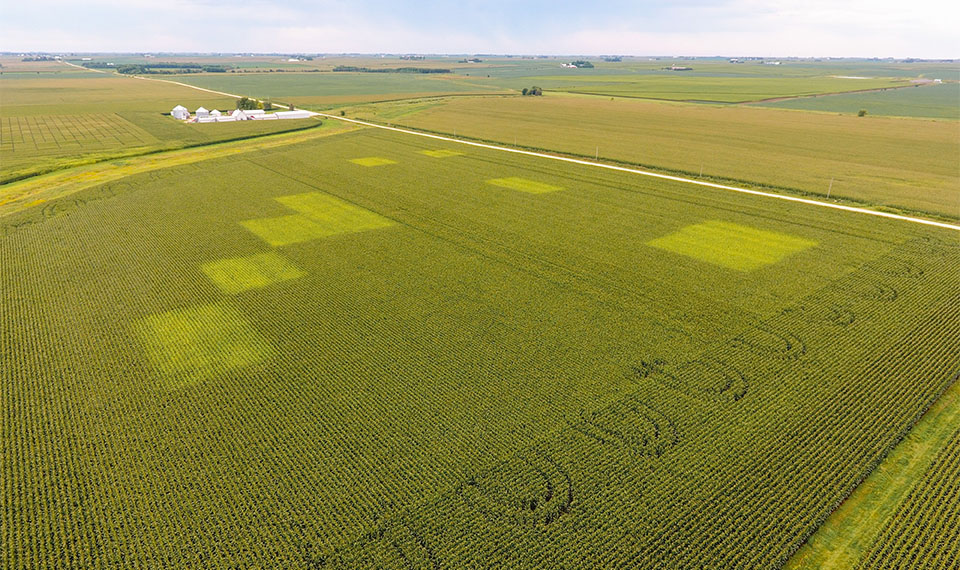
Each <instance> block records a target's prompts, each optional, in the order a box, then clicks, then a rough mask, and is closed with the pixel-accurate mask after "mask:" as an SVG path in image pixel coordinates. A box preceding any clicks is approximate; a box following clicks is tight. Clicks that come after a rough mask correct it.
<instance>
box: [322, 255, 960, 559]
mask: <svg viewBox="0 0 960 570" xmlns="http://www.w3.org/2000/svg"><path fill="white" fill-rule="evenodd" d="M955 263H956V259H955V255H954V253H953V252H952V251H950V250H948V249H943V248H941V247H939V246H937V245H931V244H928V243H926V242H922V241H917V242H911V243H908V244H906V245H904V246H902V247H901V248H900V249H899V250H898V251H894V252H892V253H890V254H888V255H886V256H884V257H883V258H880V259H877V260H875V261H873V262H871V263H869V264H867V265H866V266H864V267H862V268H861V269H860V270H858V271H857V272H855V273H853V274H849V275H848V276H846V277H844V278H842V279H840V280H838V281H835V282H833V283H831V284H830V285H828V286H827V287H825V288H823V289H822V290H820V291H818V292H816V293H814V294H813V295H810V296H808V297H807V298H805V299H803V300H802V301H800V302H798V303H796V304H795V305H792V306H790V307H788V308H787V309H785V310H784V311H783V312H781V313H780V314H778V315H776V316H774V317H772V318H770V319H767V320H765V321H763V322H759V323H756V324H754V325H748V326H747V327H745V328H744V329H743V332H742V333H741V334H738V335H736V336H735V337H733V338H731V339H729V340H727V341H725V342H723V343H720V344H719V345H718V346H716V347H714V348H713V349H711V350H709V351H708V352H707V353H706V354H704V355H701V356H700V357H698V358H697V359H694V360H690V361H687V362H683V363H679V364H677V365H670V364H669V363H665V362H662V361H660V362H657V361H654V362H644V361H641V362H640V363H639V364H638V365H637V366H635V367H633V372H632V373H633V374H634V375H635V378H636V380H637V382H638V386H637V389H636V391H635V392H634V393H632V394H630V395H629V396H627V397H625V398H624V399H621V400H619V401H617V402H614V403H613V404H611V405H609V406H607V407H605V408H603V409H600V410H596V411H592V412H586V411H584V412H581V413H580V414H578V415H576V416H573V417H572V418H571V421H570V425H569V427H568V428H566V429H564V430H562V431H561V432H559V433H556V434H553V435H552V436H551V437H550V438H548V439H545V440H543V441H541V442H540V443H538V444H537V445H535V446H533V447H531V448H529V449H528V450H527V451H525V452H521V453H518V454H517V455H516V456H515V457H513V458H511V459H509V460H507V461H506V462H505V463H503V464H501V465H498V466H495V467H493V468H491V470H489V471H487V472H484V473H482V474H480V475H478V476H476V477H471V478H470V479H468V480H467V481H466V482H465V483H464V484H463V485H462V486H461V487H459V489H460V490H458V491H457V492H456V493H453V494H452V495H449V496H441V497H439V498H438V499H436V500H434V501H433V502H431V503H429V504H426V505H423V506H421V507H420V508H419V509H417V510H416V511H414V512H413V513H411V514H409V515H407V516H403V517H400V518H398V519H396V520H392V521H389V522H387V523H385V524H383V525H382V526H380V527H378V529H379V530H377V531H376V532H375V533H374V534H372V535H367V536H366V537H365V538H364V539H362V540H361V541H359V542H358V543H356V544H354V545H353V546H352V547H347V548H344V549H342V550H339V551H336V552H333V553H326V554H323V555H318V556H316V557H314V558H313V559H311V564H312V566H314V567H318V568H326V567H335V568H341V567H342V568H360V567H381V566H382V567H405V568H421V567H426V568H429V567H433V568H441V567H458V566H463V565H467V566H469V565H471V564H482V561H483V560H487V559H488V557H492V559H496V560H499V561H501V562H502V565H503V566H504V567H534V566H536V567H541V566H550V565H570V566H574V567H595V566H610V567H655V566H657V565H658V564H664V563H666V564H668V565H670V566H674V567H683V568H700V567H705V568H706V567H709V568H721V567H723V568H759V567H773V566H775V565H777V564H780V563H783V561H785V559H786V557H787V556H789V554H790V553H791V552H792V551H793V550H795V549H796V548H797V547H798V546H799V545H800V544H801V543H802V542H803V541H804V540H805V538H806V536H808V535H809V533H811V532H812V531H813V529H815V528H816V527H817V526H818V525H819V524H820V523H821V522H822V521H823V520H824V518H825V517H826V516H827V515H828V514H829V513H830V512H831V511H832V510H833V508H834V507H835V506H836V505H837V504H839V502H840V501H841V500H842V499H843V497H845V496H846V495H847V494H849V493H850V492H851V491H852V489H854V488H855V487H856V486H857V485H858V483H859V482H860V481H861V480H862V479H863V478H864V477H865V476H866V475H867V474H868V473H869V472H870V471H871V470H872V468H873V466H875V465H876V464H877V463H878V462H879V461H880V459H881V458H882V457H883V455H884V454H885V453H886V451H887V450H889V449H890V448H891V447H892V445H894V444H895V443H896V441H897V440H898V439H899V438H900V437H902V436H903V434H904V433H906V431H908V430H909V428H910V426H911V425H912V424H913V423H914V422H915V421H916V419H917V418H918V417H919V415H920V414H921V413H922V411H923V410H924V409H925V408H926V407H927V406H929V405H930V404H931V403H932V402H933V401H934V400H935V399H936V397H937V396H938V395H939V393H940V392H941V391H942V390H943V389H944V388H945V387H946V386H947V385H948V384H949V382H951V381H952V380H953V378H954V377H955V372H956V370H957V367H958V366H960V361H958V355H957V354H956V351H955V350H954V348H955V347H956V346H957V342H958V341H960V338H958V337H957V335H958V332H957V331H958V329H957V325H958V323H960V307H957V306H956V304H955V303H951V302H949V301H948V300H945V299H944V298H943V297H942V296H941V295H942V292H944V291H948V290H949V288H950V287H951V283H952V282H953V280H954V279H955V278H956V277H957V272H956V268H955V266H954V265H953V264H955ZM921 282H925V285H927V286H932V288H931V289H927V290H930V291H934V293H933V295H934V296H933V297H928V296H926V295H923V296H921V298H918V299H914V300H912V301H911V300H907V301H905V298H909V297H911V296H912V295H913V294H914V293H915V292H917V291H922V290H924V289H921V288H919V287H917V286H918V284H919V283H921ZM945 301H946V302H945ZM903 302H907V303H909V304H910V305H914V306H916V305H917V304H919V305H926V306H925V308H924V310H923V311H922V312H920V313H919V314H916V313H915V314H912V315H910V316H907V317H904V316H903V315H904V313H903V312H901V311H904V310H905V309H906V308H907V307H905V306H903V305H902V303H903ZM891 304H893V305H894V306H897V307H896V309H897V310H896V311H895V310H894V308H893V306H891ZM893 313H896V314H897V315H899V317H898V321H899V322H898V324H899V326H898V330H899V331H902V332H901V333H900V335H899V337H898V338H897V339H896V340H895V341H894V342H893V343H892V344H891V343H890V342H889V341H888V340H887V339H885V338H884V337H883V335H882V333H881V331H882V330H884V327H886V326H888V323H887V320H888V319H889V318H890V317H889V315H891V314H893ZM850 337H854V339H855V340H856V341H857V342H859V343H860V345H859V346H858V345H857V342H850ZM836 347H839V350H836ZM831 348H834V350H831ZM861 359H862V360H861ZM778 384H779V386H778ZM784 409H786V410H787V411H788V412H789V414H786V415H784V414H783V413H782V411H783V410H784ZM604 448H616V449H619V450H621V452H620V453H616V454H613V455H611V454H610V453H609V449H604ZM624 452H625V453H624ZM624 458H626V459H624ZM532 462H537V463H538V464H539V465H541V466H544V467H548V468H544V467H541V468H530V465H532V464H533V463H532ZM595 473H603V474H604V475H606V477H607V480H606V481H597V480H596V478H595V476H594V475H593V474H595ZM590 479H594V480H593V482H592V483H593V485H591V483H590ZM477 481H480V482H483V483H482V484H481V483H478V482H477ZM594 485H596V486H594ZM597 487H602V488H600V489H598V488H597ZM463 489H467V490H469V493H467V492H466V491H464V490H463ZM483 489H486V491H485V492H481V490H483ZM617 495H622V496H619V497H618V496H617ZM558 497H569V498H570V500H569V501H563V500H559V499H558ZM631 497H632V498H631ZM457 499H459V500H460V502H459V503H458V502H457ZM624 502H628V503H629V502H633V503H634V505H635V506H636V508H637V509H638V510H636V511H631V512H629V513H628V516H629V517H631V520H629V521H625V520H623V519H622V517H617V516H616V515H615V514H613V513H616V512H617V507H618V505H622V504H623V503H624ZM641 507H646V508H649V509H651V510H649V511H647V510H645V509H644V508H641ZM618 520H619V523H620V525H619V526H618V524H617V521H618ZM934 520H940V519H939V518H938V517H934ZM398 534H400V535H403V536H406V537H407V538H406V539H404V540H396V539H392V540H388V539H387V538H386V537H390V536H397V535H398ZM376 538H379V539H380V540H375V539H376ZM507 544H509V545H510V546H509V547H507V546H506V545H507ZM494 545H498V546H494ZM413 560H420V561H422V563H420V562H417V563H414V562H411V561H413Z"/></svg>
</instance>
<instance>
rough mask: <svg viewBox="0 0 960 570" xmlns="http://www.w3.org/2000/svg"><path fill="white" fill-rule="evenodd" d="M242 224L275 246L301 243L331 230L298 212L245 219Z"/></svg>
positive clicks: (323, 235)
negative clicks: (272, 216)
mask: <svg viewBox="0 0 960 570" xmlns="http://www.w3.org/2000/svg"><path fill="white" fill-rule="evenodd" d="M240 225H242V226H243V227H245V228H247V229H248V230H250V231H251V232H253V233H254V234H256V235H257V236H258V237H260V239H262V240H263V241H265V242H267V243H268V244H270V245H272V246H274V247H277V246H281V245H291V244H294V243H301V242H305V241H310V240H314V239H318V238H322V237H326V236H328V235H330V232H328V231H326V230H325V229H324V228H323V226H321V225H320V224H318V223H317V222H315V221H313V220H311V219H310V218H308V217H306V216H301V215H298V214H291V215H289V216H278V217H276V218H258V219H255V220H245V221H243V222H240Z"/></svg>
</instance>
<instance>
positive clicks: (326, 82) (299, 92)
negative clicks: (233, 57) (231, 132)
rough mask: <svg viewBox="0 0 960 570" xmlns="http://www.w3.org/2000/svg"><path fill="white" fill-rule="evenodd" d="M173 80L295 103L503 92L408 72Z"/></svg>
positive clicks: (216, 75)
mask: <svg viewBox="0 0 960 570" xmlns="http://www.w3.org/2000/svg"><path fill="white" fill-rule="evenodd" d="M173 79H176V80H177V81H182V82H183V83H189V84H190V85H197V86H199V87H205V88H207V89H214V90H216V91H224V92H226V93H238V94H245V95H250V96H254V97H258V98H273V99H276V100H278V101H293V102H294V103H296V104H300V105H307V104H311V103H314V104H321V105H322V104H329V103H335V102H337V101H347V102H352V101H357V100H358V99H361V100H368V101H369V100H379V99H397V98H400V97H402V96H403V95H407V96H409V95H417V96H421V95H429V94H435V95H437V94H447V93H494V92H497V91H501V92H502V91H504V90H503V89H497V88H494V87H488V86H483V85H477V84H473V83H469V82H467V81H465V80H464V79H463V78H460V77H456V76H443V75H441V76H427V75H421V74H409V73H396V74H394V73H334V72H320V73H288V74H284V73H276V74H256V73H250V74H209V75H184V76H177V77H174V78H173Z"/></svg>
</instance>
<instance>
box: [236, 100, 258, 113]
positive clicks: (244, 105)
mask: <svg viewBox="0 0 960 570" xmlns="http://www.w3.org/2000/svg"><path fill="white" fill-rule="evenodd" d="M257 107H258V106H257V101H256V100H255V99H251V98H249V97H241V98H239V99H237V109H240V110H241V111H250V110H253V109H256V108H257Z"/></svg>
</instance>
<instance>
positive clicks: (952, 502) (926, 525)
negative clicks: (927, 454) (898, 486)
mask: <svg viewBox="0 0 960 570" xmlns="http://www.w3.org/2000/svg"><path fill="white" fill-rule="evenodd" d="M957 521H960V431H957V433H956V434H954V436H953V437H952V438H951V439H950V441H949V442H947V444H946V445H945V446H944V447H943V448H942V449H941V450H940V452H939V453H938V454H937V456H936V458H935V459H934V461H933V463H932V464H931V465H930V467H929V468H928V469H927V472H926V473H925V474H924V476H923V478H922V479H921V480H920V481H919V482H918V483H917V485H916V487H915V488H914V489H913V490H912V491H911V492H910V494H909V495H908V496H907V497H906V499H904V501H903V503H901V504H900V506H899V507H897V510H896V512H895V513H894V514H893V515H892V516H891V517H890V522H889V523H888V524H887V525H886V527H885V528H884V529H883V530H882V531H881V533H880V536H879V537H878V538H877V540H876V541H875V542H874V544H873V546H872V547H871V548H870V550H869V551H868V552H867V554H866V556H864V558H863V560H862V561H861V563H860V565H859V566H858V568H859V569H861V570H867V569H874V568H877V569H887V568H897V569H903V570H907V569H915V570H920V569H925V570H947V569H949V568H957V567H958V566H960V525H958V524H957Z"/></svg>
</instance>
